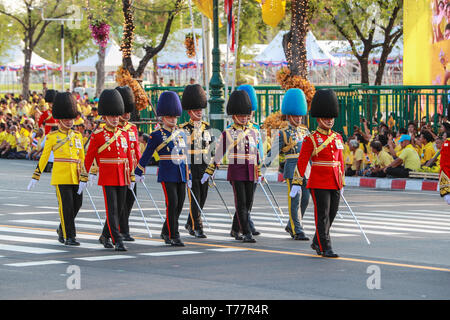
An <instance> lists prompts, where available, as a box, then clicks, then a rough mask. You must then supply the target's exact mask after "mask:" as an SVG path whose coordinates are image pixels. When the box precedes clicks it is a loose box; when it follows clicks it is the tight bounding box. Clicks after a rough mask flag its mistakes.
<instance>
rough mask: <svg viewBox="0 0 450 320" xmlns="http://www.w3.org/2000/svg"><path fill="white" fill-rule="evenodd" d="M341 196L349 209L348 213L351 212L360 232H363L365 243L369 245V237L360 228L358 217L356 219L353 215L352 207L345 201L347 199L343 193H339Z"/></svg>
mask: <svg viewBox="0 0 450 320" xmlns="http://www.w3.org/2000/svg"><path fill="white" fill-rule="evenodd" d="M341 197H342V200H344V202H345V205H346V206H347V208H348V210H350V213H351V214H352V216H353V218H355V221H356V223H357V224H358V227H359V230H361V233H362V234H363V236H364V238H366V241H367V244H369V245H370V241H369V239H368V238H367V236H366V234H365V233H364V230H363V229H362V227H361V225H360V224H359V222H358V219H356V216H355V214H354V213H353V210H352V208H350V206H349V205H348V202H347V200H345V197H344V195H343V194H341Z"/></svg>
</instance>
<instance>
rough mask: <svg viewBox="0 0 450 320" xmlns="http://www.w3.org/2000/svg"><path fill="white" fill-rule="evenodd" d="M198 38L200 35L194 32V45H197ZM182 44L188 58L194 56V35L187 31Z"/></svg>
mask: <svg viewBox="0 0 450 320" xmlns="http://www.w3.org/2000/svg"><path fill="white" fill-rule="evenodd" d="M199 38H200V36H199V35H198V34H195V42H196V45H197V46H198V39H199ZM184 46H185V47H186V55H187V56H188V57H189V58H194V57H195V54H196V52H195V45H194V36H193V34H192V33H188V34H187V35H186V38H185V39H184Z"/></svg>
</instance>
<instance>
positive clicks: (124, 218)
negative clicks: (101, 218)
mask: <svg viewBox="0 0 450 320" xmlns="http://www.w3.org/2000/svg"><path fill="white" fill-rule="evenodd" d="M133 191H134V194H135V195H136V196H137V193H136V184H135V185H134V188H133ZM134 200H135V199H134V196H133V192H131V190H130V188H127V195H126V197H125V205H124V206H123V208H122V214H121V215H120V220H119V230H120V233H121V234H123V235H130V226H129V224H128V220H129V218H130V214H131V210H132V209H133V205H134Z"/></svg>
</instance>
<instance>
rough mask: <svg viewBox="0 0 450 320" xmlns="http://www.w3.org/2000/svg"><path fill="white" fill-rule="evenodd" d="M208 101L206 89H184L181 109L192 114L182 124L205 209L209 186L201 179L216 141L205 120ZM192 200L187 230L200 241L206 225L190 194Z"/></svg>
mask: <svg viewBox="0 0 450 320" xmlns="http://www.w3.org/2000/svg"><path fill="white" fill-rule="evenodd" d="M206 105H207V98H206V93H205V91H204V90H203V88H202V87H201V86H200V85H198V84H193V85H188V86H186V88H185V89H184V92H183V97H182V99H181V106H182V107H183V110H186V111H187V113H188V114H189V117H190V120H189V121H188V122H185V123H183V124H182V125H180V129H184V130H185V132H186V135H187V139H188V148H187V153H188V155H189V158H188V161H189V163H190V167H191V175H192V192H193V193H194V196H195V198H196V199H197V201H198V204H199V205H200V208H201V209H203V206H204V205H205V202H206V197H207V196H208V184H201V183H200V180H201V179H202V177H203V174H204V173H205V170H206V168H207V166H208V164H209V160H210V159H209V146H210V143H211V142H212V139H211V134H210V132H209V129H210V126H209V124H208V123H207V122H205V121H202V116H203V109H205V108H206ZM188 198H189V216H188V219H187V222H186V225H185V228H186V229H187V230H188V231H189V234H190V235H192V236H194V237H196V238H206V235H205V234H204V233H203V224H202V218H201V214H200V210H199V208H198V206H197V204H196V202H195V200H193V199H192V197H191V194H190V192H188Z"/></svg>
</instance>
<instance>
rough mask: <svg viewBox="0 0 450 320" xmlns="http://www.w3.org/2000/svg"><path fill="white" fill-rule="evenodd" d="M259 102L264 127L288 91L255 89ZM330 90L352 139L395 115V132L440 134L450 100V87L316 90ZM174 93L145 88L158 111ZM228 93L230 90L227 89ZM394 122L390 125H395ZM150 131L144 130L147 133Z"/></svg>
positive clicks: (146, 114) (339, 124) (147, 114)
mask: <svg viewBox="0 0 450 320" xmlns="http://www.w3.org/2000/svg"><path fill="white" fill-rule="evenodd" d="M254 88H255V90H256V94H257V99H258V106H259V107H258V110H257V112H256V113H255V121H256V122H257V123H259V124H261V123H263V122H264V120H265V118H266V117H267V116H269V115H270V114H272V113H273V112H277V111H279V110H280V109H281V101H282V99H283V96H284V94H285V92H286V91H285V90H284V89H282V88H281V87H280V86H255V87H254ZM322 88H331V89H333V90H334V91H335V92H336V94H337V96H338V100H339V105H340V114H339V117H338V118H337V119H336V122H335V127H334V129H335V130H337V131H339V132H341V133H344V134H345V135H352V134H353V132H354V126H357V127H362V119H363V118H364V119H367V120H368V125H369V128H370V129H373V128H374V126H376V125H378V124H379V123H380V122H381V121H383V122H385V123H388V120H389V117H390V116H391V114H392V120H393V121H394V122H395V124H394V128H393V130H395V131H397V130H399V129H400V128H407V126H408V123H409V122H411V121H412V122H415V123H416V124H420V123H421V121H422V120H423V122H425V123H429V124H431V125H432V127H433V129H434V130H435V132H437V130H438V127H439V123H440V118H439V115H442V114H444V115H445V114H446V109H447V105H448V102H449V96H450V86H368V85H364V84H351V85H349V86H345V87H344V86H335V87H330V86H317V87H316V89H322ZM165 90H172V91H175V92H177V93H178V94H179V95H180V98H181V94H182V92H183V90H184V87H158V86H152V85H146V86H145V91H146V92H148V94H149V96H150V100H151V102H152V105H153V106H154V107H155V108H156V104H157V101H158V97H159V95H160V94H161V92H163V91H165ZM228 90H229V92H230V91H231V87H230V88H228ZM141 118H142V119H148V118H154V113H153V112H152V111H149V110H143V111H141ZM186 120H188V116H187V114H186V113H185V112H183V115H182V116H181V117H180V120H179V122H180V123H182V122H185V121H186ZM392 120H391V121H392ZM308 121H309V126H310V128H311V129H315V128H316V126H317V123H316V121H315V119H314V118H309V119H308ZM149 129H150V128H149V127H141V130H143V131H148V130H149Z"/></svg>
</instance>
